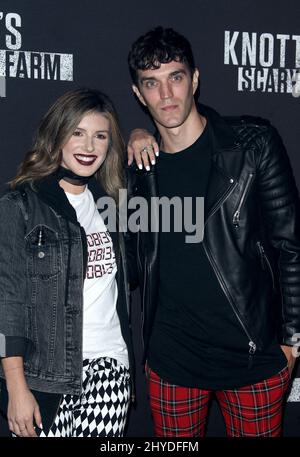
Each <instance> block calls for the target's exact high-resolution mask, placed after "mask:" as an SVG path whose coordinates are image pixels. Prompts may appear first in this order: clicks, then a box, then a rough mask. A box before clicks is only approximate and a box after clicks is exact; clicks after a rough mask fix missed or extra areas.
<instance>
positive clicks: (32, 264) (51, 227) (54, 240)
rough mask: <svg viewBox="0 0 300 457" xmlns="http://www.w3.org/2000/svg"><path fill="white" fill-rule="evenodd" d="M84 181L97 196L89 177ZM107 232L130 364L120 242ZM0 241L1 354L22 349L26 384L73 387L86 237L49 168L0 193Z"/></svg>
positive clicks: (75, 390)
mask: <svg viewBox="0 0 300 457" xmlns="http://www.w3.org/2000/svg"><path fill="white" fill-rule="evenodd" d="M89 189H90V190H91V191H92V193H93V195H94V198H95V200H96V199H97V198H99V196H100V194H101V192H100V188H99V186H98V184H97V183H96V181H95V180H94V179H93V180H92V181H90V183H89ZM99 192H100V193H99ZM111 236H112V239H113V243H114V249H115V253H116V259H117V267H118V273H117V282H118V302H117V311H118V315H119V318H120V323H121V330H122V334H123V337H124V340H125V342H126V344H127V347H128V352H129V359H130V364H131V371H132V362H133V357H132V343H131V336H130V324H129V296H128V281H127V276H126V259H125V253H124V243H123V242H122V238H121V237H120V234H116V233H111ZM0 246H1V248H0V357H9V356H23V357H24V368H25V376H26V380H27V383H28V386H29V387H30V388H31V389H34V390H37V391H42V392H48V393H68V394H75V395H76V394H80V390H81V377H82V325H83V282H84V277H85V269H86V263H87V245H86V236H85V233H84V230H83V228H82V227H81V226H80V225H79V223H78V221H77V218H76V213H75V211H74V209H73V208H72V207H71V205H70V204H69V202H68V200H67V197H66V196H65V194H64V191H63V190H62V189H61V188H60V187H59V185H58V182H57V180H55V179H53V177H51V176H50V177H48V178H46V179H44V180H42V181H41V182H40V183H39V184H38V186H37V188H36V189H35V190H33V189H32V188H31V187H30V186H28V185H27V186H25V187H23V188H21V189H20V190H16V191H9V192H8V193H6V194H5V195H4V196H2V197H1V199H0ZM0 365H1V364H0ZM0 376H1V377H3V371H2V369H1V372H0Z"/></svg>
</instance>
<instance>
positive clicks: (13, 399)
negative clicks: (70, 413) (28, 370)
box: [1, 357, 43, 437]
mask: <svg viewBox="0 0 300 457" xmlns="http://www.w3.org/2000/svg"><path fill="white" fill-rule="evenodd" d="M1 361H2V367H3V371H4V374H5V379H6V387H7V391H8V408H7V418H8V425H9V429H10V431H11V432H13V433H15V434H16V435H18V436H23V437H29V436H30V437H34V436H37V435H36V432H35V430H34V425H33V418H34V420H35V422H36V424H37V425H38V427H39V428H43V427H42V418H41V414H40V410H39V405H38V404H37V402H36V400H35V398H34V396H33V395H32V393H31V392H30V390H29V388H28V386H27V382H26V379H25V375H24V367H23V357H6V358H3V359H2V360H1Z"/></svg>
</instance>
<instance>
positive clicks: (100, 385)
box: [0, 89, 132, 437]
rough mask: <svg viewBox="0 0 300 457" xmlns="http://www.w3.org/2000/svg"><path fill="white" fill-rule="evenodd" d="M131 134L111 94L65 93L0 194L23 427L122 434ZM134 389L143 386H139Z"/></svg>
mask: <svg viewBox="0 0 300 457" xmlns="http://www.w3.org/2000/svg"><path fill="white" fill-rule="evenodd" d="M123 152H124V145H123V141H122V138H121V134H120V131H119V127H118V123H117V117H116V113H115V110H114V108H113V105H112V103H111V101H110V100H109V99H108V97H107V96H106V95H104V94H103V93H101V92H99V91H96V90H89V89H83V90H81V89H80V90H74V91H71V92H68V93H67V94H65V95H63V96H62V97H60V98H59V99H58V100H57V101H56V103H54V105H53V106H52V107H51V108H50V109H49V111H48V112H47V114H46V115H45V117H44V118H43V120H42V122H41V124H40V127H39V129H38V132H37V135H36V140H35V144H34V147H33V150H32V151H31V152H29V153H28V154H27V156H26V158H25V160H24V161H23V163H22V164H21V166H20V169H19V172H18V174H17V176H16V177H15V179H14V180H13V181H12V182H11V189H10V191H9V192H8V193H6V194H5V195H4V196H3V197H2V198H1V199H0V242H1V249H0V252H1V254H0V255H1V257H0V290H1V296H0V357H1V358H2V359H1V361H2V369H1V372H0V375H1V377H2V378H3V379H5V382H4V381H3V380H2V382H1V386H2V387H1V403H2V408H4V409H7V418H8V424H9V428H10V430H11V432H12V433H13V434H14V435H17V436H23V437H24V436H25V437H27V436H122V434H123V431H124V427H125V423H126V416H127V411H128V406H129V398H130V390H132V386H130V374H129V373H130V372H131V370H132V344H131V337H130V331H129V316H128V310H129V307H128V290H127V283H128V282H127V276H126V275H127V273H126V261H125V256H124V244H123V242H122V237H121V234H120V233H113V232H111V233H109V232H108V230H107V228H106V226H105V224H104V221H103V218H102V217H101V213H100V212H99V211H98V209H97V206H96V201H98V199H99V198H101V197H106V198H107V196H108V197H111V198H112V199H113V201H114V202H115V203H116V207H117V206H118V205H119V201H118V190H119V189H120V188H121V187H122V184H123V183H122V180H123V178H122V168H123ZM131 393H132V392H131Z"/></svg>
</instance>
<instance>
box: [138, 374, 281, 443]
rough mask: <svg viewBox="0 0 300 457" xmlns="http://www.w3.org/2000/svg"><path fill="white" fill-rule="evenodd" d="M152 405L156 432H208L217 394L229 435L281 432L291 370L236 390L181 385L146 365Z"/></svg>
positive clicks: (169, 434) (172, 434) (173, 434)
mask: <svg viewBox="0 0 300 457" xmlns="http://www.w3.org/2000/svg"><path fill="white" fill-rule="evenodd" d="M146 373H147V379H148V389H149V396H150V406H151V411H152V417H153V421H154V429H155V435H156V436H164V437H183V436H185V437H196V436H204V433H205V426H206V419H207V413H208V406H209V403H210V400H211V398H212V396H213V395H214V394H215V396H216V398H217V400H218V403H219V405H220V408H221V411H222V414H223V417H224V420H225V425H226V432H227V436H230V437H239V436H240V437H241V436H243V437H258V436H268V437H271V436H280V434H281V420H282V407H283V402H284V400H285V393H286V391H287V388H288V385H289V371H288V368H287V367H286V368H284V369H283V370H281V371H280V372H279V373H277V374H276V375H274V376H272V377H270V378H268V379H266V380H264V381H261V382H257V383H256V384H253V385H250V386H245V387H242V388H239V389H234V390H217V391H212V390H204V389H198V388H189V387H180V386H176V385H173V384H170V383H168V382H166V381H164V380H162V379H161V378H160V377H159V376H158V375H157V373H155V372H154V371H153V370H151V368H150V367H149V366H146Z"/></svg>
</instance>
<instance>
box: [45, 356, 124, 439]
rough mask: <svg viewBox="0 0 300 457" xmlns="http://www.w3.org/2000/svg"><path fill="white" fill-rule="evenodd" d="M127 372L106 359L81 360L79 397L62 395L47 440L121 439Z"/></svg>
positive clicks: (121, 366)
mask: <svg viewBox="0 0 300 457" xmlns="http://www.w3.org/2000/svg"><path fill="white" fill-rule="evenodd" d="M129 399H130V384H129V371H128V370H127V368H126V367H125V366H124V365H122V364H120V363H119V362H118V361H116V360H115V359H111V358H110V357H105V358H100V359H96V360H84V363H83V383H82V394H81V395H80V396H79V397H78V396H74V395H64V396H63V397H62V402H61V404H60V407H59V410H58V412H57V415H56V418H55V421H54V424H53V425H52V427H51V429H50V430H49V432H48V433H45V432H44V431H41V432H40V435H39V436H41V437H42V436H43V437H45V436H47V437H71V436H73V437H87V436H115V437H117V436H123V432H124V428H125V424H126V417H127V412H128V406H129Z"/></svg>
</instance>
